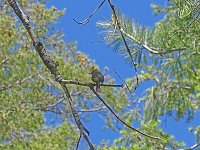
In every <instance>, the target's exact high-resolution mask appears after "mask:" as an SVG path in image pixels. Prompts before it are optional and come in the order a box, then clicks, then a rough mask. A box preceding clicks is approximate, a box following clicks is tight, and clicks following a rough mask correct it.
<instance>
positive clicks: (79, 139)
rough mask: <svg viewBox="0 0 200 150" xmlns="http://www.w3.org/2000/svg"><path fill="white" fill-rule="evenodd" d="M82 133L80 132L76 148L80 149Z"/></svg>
mask: <svg viewBox="0 0 200 150" xmlns="http://www.w3.org/2000/svg"><path fill="white" fill-rule="evenodd" d="M81 137H82V134H80V136H79V138H78V141H77V142H76V150H78V146H79V143H80V141H81Z"/></svg>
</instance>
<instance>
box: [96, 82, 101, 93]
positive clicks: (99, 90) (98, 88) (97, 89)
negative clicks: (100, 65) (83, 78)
mask: <svg viewBox="0 0 200 150" xmlns="http://www.w3.org/2000/svg"><path fill="white" fill-rule="evenodd" d="M96 92H101V89H100V82H97V86H96Z"/></svg>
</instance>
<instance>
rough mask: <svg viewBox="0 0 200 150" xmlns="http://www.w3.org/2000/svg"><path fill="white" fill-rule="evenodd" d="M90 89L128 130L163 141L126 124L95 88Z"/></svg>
mask: <svg viewBox="0 0 200 150" xmlns="http://www.w3.org/2000/svg"><path fill="white" fill-rule="evenodd" d="M89 88H90V89H91V90H92V91H93V93H94V94H95V95H96V97H97V98H98V99H99V100H100V101H101V102H102V103H103V104H104V105H105V106H106V107H107V108H108V109H109V110H110V112H111V113H112V114H113V115H114V116H115V117H116V118H117V119H118V120H119V121H120V122H121V123H123V124H124V125H125V126H126V127H128V128H129V129H131V130H134V131H136V132H138V133H140V134H142V135H144V136H146V137H149V138H152V139H156V140H161V138H160V137H155V136H152V135H149V134H146V133H144V132H142V131H140V130H138V129H136V128H134V127H131V126H130V125H128V124H127V123H126V122H124V121H123V120H122V119H121V118H120V117H119V116H118V115H117V114H116V113H115V112H114V111H113V110H112V108H111V107H110V106H109V105H108V104H107V103H106V102H105V101H104V100H103V98H101V96H99V94H98V93H97V92H96V91H95V90H94V87H92V86H91V87H89Z"/></svg>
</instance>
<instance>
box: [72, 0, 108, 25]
mask: <svg viewBox="0 0 200 150" xmlns="http://www.w3.org/2000/svg"><path fill="white" fill-rule="evenodd" d="M105 1H106V0H103V1H102V2H101V3H100V4H99V5H98V7H97V8H96V9H95V10H94V11H93V12H92V13H91V14H90V15H89V16H88V17H87V18H86V19H85V20H83V21H81V22H78V21H76V20H75V19H73V20H74V21H75V22H76V23H78V24H82V25H86V24H87V23H88V22H89V21H90V18H92V17H93V16H94V15H95V14H96V13H97V11H98V10H99V9H100V8H101V6H103V4H104V2H105Z"/></svg>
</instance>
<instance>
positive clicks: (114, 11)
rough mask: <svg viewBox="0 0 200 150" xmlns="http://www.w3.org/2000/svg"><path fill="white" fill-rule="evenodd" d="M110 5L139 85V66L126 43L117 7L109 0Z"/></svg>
mask: <svg viewBox="0 0 200 150" xmlns="http://www.w3.org/2000/svg"><path fill="white" fill-rule="evenodd" d="M108 3H109V5H110V8H111V9H112V11H113V15H114V18H115V20H116V24H117V27H118V30H119V32H120V34H121V37H122V40H123V42H124V45H125V47H126V50H127V52H128V54H129V56H130V58H131V61H132V64H133V66H134V69H135V74H136V79H137V84H139V78H138V71H137V67H136V66H137V63H136V62H135V60H134V59H133V56H132V54H131V50H130V48H129V46H128V43H127V42H126V39H125V36H124V33H123V32H122V26H121V24H120V22H119V19H118V17H117V14H116V10H115V6H114V5H113V3H112V2H111V0H108ZM135 89H136V87H135Z"/></svg>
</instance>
